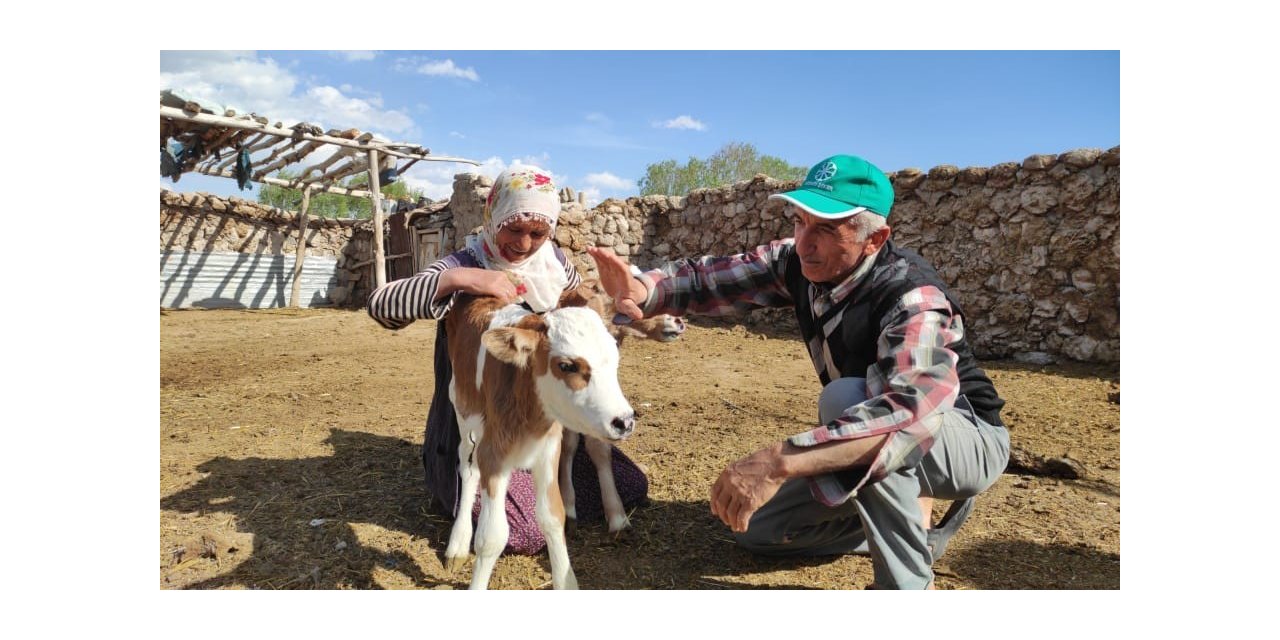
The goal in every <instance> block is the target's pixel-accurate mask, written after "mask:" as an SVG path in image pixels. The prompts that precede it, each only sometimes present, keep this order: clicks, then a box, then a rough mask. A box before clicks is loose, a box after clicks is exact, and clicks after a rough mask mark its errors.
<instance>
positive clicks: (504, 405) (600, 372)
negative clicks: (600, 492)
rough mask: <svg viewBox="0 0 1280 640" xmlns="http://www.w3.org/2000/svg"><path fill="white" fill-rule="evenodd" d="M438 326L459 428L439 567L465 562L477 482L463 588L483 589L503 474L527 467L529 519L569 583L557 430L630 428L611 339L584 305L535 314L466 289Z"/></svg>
mask: <svg viewBox="0 0 1280 640" xmlns="http://www.w3.org/2000/svg"><path fill="white" fill-rule="evenodd" d="M446 330H447V332H448V336H449V338H448V339H449V357H450V360H451V361H452V364H453V379H452V381H450V383H449V399H450V400H452V401H453V406H454V409H455V411H456V412H457V416H458V428H459V430H460V431H461V436H462V438H461V439H462V444H461V445H460V447H459V452H458V462H459V471H460V475H461V486H460V492H461V504H460V505H459V506H458V517H457V519H456V520H455V521H454V525H453V531H452V532H451V534H450V536H449V546H448V547H447V548H446V550H445V559H446V566H447V567H448V568H449V569H450V570H452V569H455V568H457V567H458V566H460V565H461V564H463V563H464V562H465V561H466V558H467V547H468V546H469V543H470V542H471V540H472V530H471V528H472V527H471V509H472V506H473V502H472V501H473V500H474V499H475V496H476V490H477V488H479V489H481V491H480V518H479V521H478V522H477V524H476V527H475V532H474V533H475V536H474V537H475V552H476V564H475V569H474V572H473V574H472V577H471V588H472V589H484V588H487V587H488V584H489V578H490V576H491V575H492V573H493V568H494V564H495V563H496V562H497V559H498V556H499V555H500V554H501V553H502V549H503V548H504V547H505V546H506V544H507V537H508V535H509V532H510V528H509V525H508V524H507V516H506V510H505V501H506V493H507V486H508V483H509V481H510V477H511V472H512V471H514V470H516V469H529V470H530V471H531V472H532V475H533V483H534V489H535V492H536V505H537V506H536V508H535V510H536V518H537V521H538V526H539V527H540V528H541V529H542V533H543V536H544V537H545V538H546V540H547V551H548V554H549V555H550V557H551V584H552V586H553V587H554V588H556V589H574V588H577V586H578V582H577V578H576V577H575V576H574V573H573V568H572V567H571V566H570V564H569V551H568V547H567V546H566V544H565V537H564V521H565V511H564V504H563V502H562V499H561V495H560V490H559V487H558V482H557V464H558V461H559V458H560V444H561V438H562V430H563V429H568V430H571V431H575V432H579V433H583V434H586V435H590V436H594V437H596V438H600V439H602V440H614V441H616V440H620V439H622V438H625V437H627V436H628V435H630V434H631V432H632V431H633V430H634V429H635V412H634V411H633V410H632V408H631V405H630V404H629V403H628V402H627V399H626V398H625V397H624V396H623V394H622V389H621V387H620V386H619V385H618V346H617V343H616V342H615V339H614V337H613V336H612V335H610V333H609V331H608V330H607V328H606V327H605V324H604V322H603V321H602V319H601V318H600V316H599V315H598V314H597V313H596V312H595V311H593V310H591V309H589V308H586V307H584V306H567V307H561V308H557V309H553V310H551V311H549V312H547V313H546V314H544V315H542V316H539V315H537V314H532V313H529V312H528V311H526V310H524V309H523V308H521V307H518V306H514V305H512V306H503V305H502V304H501V303H500V302H499V301H498V300H496V299H494V298H474V297H471V296H468V295H461V296H459V298H458V300H457V302H456V303H455V305H454V308H453V310H452V311H451V312H450V314H449V315H448V317H447V319H446Z"/></svg>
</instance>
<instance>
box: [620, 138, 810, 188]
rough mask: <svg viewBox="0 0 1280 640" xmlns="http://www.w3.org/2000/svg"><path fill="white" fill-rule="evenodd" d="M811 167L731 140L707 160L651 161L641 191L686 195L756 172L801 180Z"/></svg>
mask: <svg viewBox="0 0 1280 640" xmlns="http://www.w3.org/2000/svg"><path fill="white" fill-rule="evenodd" d="M808 170H809V169H808V167H796V166H792V165H790V164H788V163H787V161H786V160H783V159H782V158H779V157H777V156H767V155H765V156H762V155H760V152H759V151H757V150H756V148H755V145H752V144H749V143H745V142H730V143H727V144H725V145H724V146H723V147H720V149H719V150H718V151H716V152H715V153H713V154H711V156H710V157H709V158H707V159H706V160H701V159H698V158H695V157H692V156H690V157H689V161H688V162H686V163H685V164H683V165H681V164H679V163H678V162H676V161H675V160H663V161H662V162H655V163H653V164H651V165H649V166H648V167H646V168H645V175H644V177H643V178H641V179H640V195H645V196H647V195H673V196H674V195H684V194H686V193H689V192H690V191H693V190H694V189H702V188H706V187H719V186H722V185H726V184H731V183H734V182H740V181H742V180H749V179H751V177H752V176H754V175H755V174H757V173H763V174H765V175H767V176H769V177H771V178H776V179H778V180H799V179H801V178H803V177H804V176H805V173H806V172H807V171H808Z"/></svg>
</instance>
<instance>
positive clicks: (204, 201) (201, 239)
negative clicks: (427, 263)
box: [160, 190, 373, 307]
mask: <svg viewBox="0 0 1280 640" xmlns="http://www.w3.org/2000/svg"><path fill="white" fill-rule="evenodd" d="M297 246H298V219H297V214H296V213H295V212H291V211H285V210H283V209H278V208H275V207H267V206H263V205H260V204H258V203H256V202H253V201H250V200H244V199H242V198H236V197H234V196H233V197H230V198H221V197H218V196H214V195H209V194H206V193H175V192H173V191H163V190H162V191H161V192H160V251H161V252H165V251H187V252H192V253H205V252H235V253H251V254H262V255H285V254H292V253H294V251H295V250H296V249H297ZM307 255H308V256H328V257H332V258H336V259H337V261H338V267H339V269H338V280H339V286H338V287H337V288H335V289H334V290H332V291H331V292H330V294H329V295H330V298H331V299H332V300H333V302H334V304H339V305H351V306H356V307H358V306H361V305H363V304H364V300H365V298H367V297H368V294H369V292H370V291H372V289H373V272H372V270H371V269H368V268H364V266H363V265H361V264H360V263H361V262H365V264H366V265H367V264H369V263H368V262H367V261H368V260H369V258H370V257H371V256H372V255H373V227H372V223H371V222H370V221H368V220H333V219H323V218H319V217H316V216H308V219H307Z"/></svg>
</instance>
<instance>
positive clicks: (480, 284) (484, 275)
mask: <svg viewBox="0 0 1280 640" xmlns="http://www.w3.org/2000/svg"><path fill="white" fill-rule="evenodd" d="M455 291H465V292H467V293H470V294H472V295H477V296H493V297H495V298H497V299H499V300H501V301H502V302H503V303H511V302H514V301H515V299H516V298H517V297H519V296H520V295H521V294H522V293H524V284H522V283H520V281H519V279H518V278H516V277H515V276H513V275H512V274H510V273H508V272H506V271H490V270H488V269H471V268H467V267H459V268H457V269H449V270H448V271H445V272H444V273H443V274H441V275H440V286H439V288H438V290H437V293H436V298H443V297H444V296H445V295H447V294H451V293H453V292H455Z"/></svg>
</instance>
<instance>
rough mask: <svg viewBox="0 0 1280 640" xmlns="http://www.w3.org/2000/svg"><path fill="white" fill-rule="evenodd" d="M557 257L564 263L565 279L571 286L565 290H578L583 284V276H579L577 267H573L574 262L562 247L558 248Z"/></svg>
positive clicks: (567, 286)
mask: <svg viewBox="0 0 1280 640" xmlns="http://www.w3.org/2000/svg"><path fill="white" fill-rule="evenodd" d="M556 257H557V258H560V260H561V262H564V277H565V278H567V279H568V280H569V284H568V285H566V286H565V288H564V290H565V291H568V290H570V289H577V288H578V285H580V284H582V276H581V275H579V274H578V269H577V267H574V266H573V261H572V260H570V259H569V258H568V257H566V256H565V255H564V253H563V252H562V251H561V250H560V247H556Z"/></svg>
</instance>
